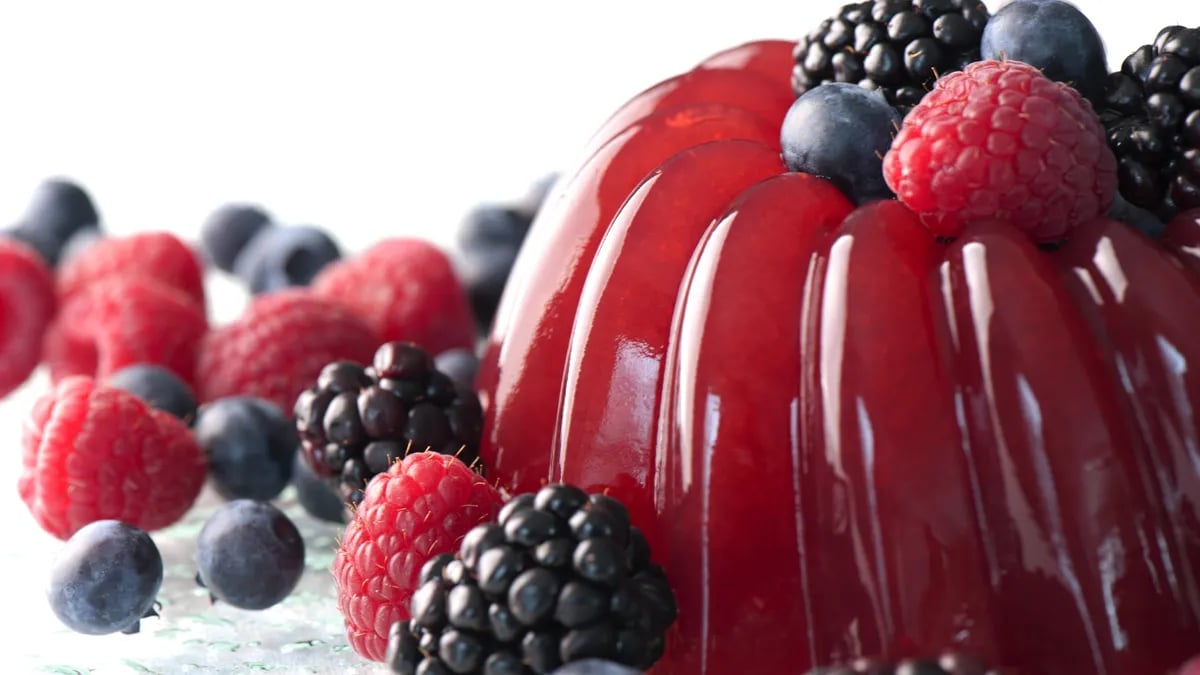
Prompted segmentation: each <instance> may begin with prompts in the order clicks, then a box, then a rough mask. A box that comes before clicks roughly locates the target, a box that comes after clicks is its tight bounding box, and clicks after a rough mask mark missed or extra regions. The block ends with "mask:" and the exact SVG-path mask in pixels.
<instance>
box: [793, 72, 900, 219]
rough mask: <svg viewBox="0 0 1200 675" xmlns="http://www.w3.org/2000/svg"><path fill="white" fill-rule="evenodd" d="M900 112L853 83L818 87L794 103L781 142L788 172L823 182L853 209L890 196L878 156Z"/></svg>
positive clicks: (897, 124)
mask: <svg viewBox="0 0 1200 675" xmlns="http://www.w3.org/2000/svg"><path fill="white" fill-rule="evenodd" d="M899 128H900V113H899V112H898V111H897V110H896V109H895V108H893V107H892V106H890V105H888V102H887V100H886V99H885V98H884V97H883V95H882V94H880V93H878V92H874V91H870V90H868V89H864V88H862V87H859V86H857V85H853V84H844V83H832V84H823V85H821V86H819V87H816V88H814V89H810V90H808V91H806V92H805V93H804V94H802V95H801V96H800V98H798V99H796V102H795V103H793V104H792V107H791V109H790V110H788V113H787V117H785V118H784V120H783V129H782V132H781V133H780V142H781V144H782V146H783V160H784V163H786V164H787V167H788V169H790V170H792V171H800V172H803V173H809V174H813V175H814V176H820V177H822V178H826V179H828V180H829V181H830V182H832V183H833V184H834V185H836V186H837V187H838V189H840V190H841V191H842V192H843V193H844V194H846V196H848V197H849V198H850V199H851V200H852V201H854V202H855V203H856V204H862V203H865V202H868V201H871V200H874V199H888V198H890V197H891V196H892V193H891V191H890V190H889V189H888V187H887V184H886V183H885V182H884V179H883V156H884V155H885V154H887V151H888V148H890V147H891V145H892V136H893V134H895V132H896V130H897V129H899Z"/></svg>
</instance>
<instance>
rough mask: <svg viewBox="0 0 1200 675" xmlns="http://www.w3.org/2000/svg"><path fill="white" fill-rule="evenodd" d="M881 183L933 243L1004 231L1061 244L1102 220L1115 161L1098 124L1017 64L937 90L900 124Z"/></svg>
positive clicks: (1068, 91) (989, 66) (983, 64)
mask: <svg viewBox="0 0 1200 675" xmlns="http://www.w3.org/2000/svg"><path fill="white" fill-rule="evenodd" d="M883 170H884V178H885V179H886V181H887V184H888V186H889V187H890V188H891V189H892V190H893V191H894V192H895V193H896V195H897V197H899V199H900V201H902V202H904V203H905V204H906V205H907V206H908V207H909V208H911V209H912V210H913V211H914V212H916V213H917V214H918V215H919V216H920V217H921V221H922V222H923V223H924V224H925V226H926V227H928V228H929V229H930V231H931V232H933V233H934V234H935V235H938V236H942V237H950V238H953V237H956V236H958V235H959V234H960V233H961V231H962V229H963V227H965V226H966V225H969V224H971V223H972V222H977V221H982V220H999V221H1007V222H1008V223H1009V224H1010V225H1012V226H1013V227H1016V228H1018V229H1020V230H1022V231H1023V232H1025V233H1026V234H1028V235H1029V236H1030V237H1031V238H1032V239H1033V240H1034V241H1036V242H1039V243H1043V242H1053V241H1057V240H1060V239H1062V238H1063V237H1064V236H1066V234H1067V233H1068V232H1069V231H1070V230H1071V228H1073V227H1075V226H1076V225H1079V224H1081V223H1083V222H1086V221H1088V220H1090V219H1092V218H1095V217H1097V216H1099V215H1101V214H1103V213H1104V212H1105V211H1106V210H1107V209H1108V206H1109V205H1110V204H1111V203H1112V200H1113V195H1114V194H1115V192H1116V185H1117V176H1116V161H1115V160H1114V159H1113V155H1112V153H1111V152H1110V151H1109V150H1108V148H1107V146H1106V145H1105V140H1104V127H1103V125H1102V124H1101V122H1100V119H1099V117H1098V116H1097V115H1096V113H1095V112H1094V111H1093V110H1092V108H1091V106H1090V104H1088V103H1087V102H1086V101H1085V100H1084V99H1083V98H1082V96H1081V95H1080V94H1079V92H1077V91H1076V90H1074V89H1072V88H1071V87H1069V86H1067V85H1065V84H1062V83H1058V82H1054V81H1052V80H1049V79H1047V78H1046V77H1045V76H1044V75H1042V73H1041V72H1040V71H1039V70H1037V69H1036V68H1034V67H1032V66H1030V65H1028V64H1025V63H1021V62H1019V61H980V62H977V63H973V64H971V65H969V66H967V68H966V69H965V70H963V71H961V72H957V73H951V74H949V75H947V76H945V77H943V78H941V79H940V80H938V83H937V86H936V87H935V88H934V90H933V91H932V92H930V93H929V94H928V95H927V96H926V97H925V98H924V99H923V100H922V101H921V103H920V104H918V105H917V106H916V107H915V108H913V110H912V112H911V113H910V114H909V116H908V117H907V118H906V119H905V120H904V126H903V127H902V128H901V130H900V133H899V134H898V135H897V136H896V139H895V140H894V141H893V143H892V148H891V150H890V151H889V152H888V154H887V156H886V157H885V158H884V164H883Z"/></svg>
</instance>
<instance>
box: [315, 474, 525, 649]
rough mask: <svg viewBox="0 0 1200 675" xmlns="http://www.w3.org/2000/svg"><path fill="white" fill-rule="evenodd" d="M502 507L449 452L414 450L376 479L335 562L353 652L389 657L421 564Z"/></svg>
mask: <svg viewBox="0 0 1200 675" xmlns="http://www.w3.org/2000/svg"><path fill="white" fill-rule="evenodd" d="M500 505H501V498H500V494H499V493H498V492H497V491H496V489H495V488H494V487H492V486H491V485H489V484H488V482H487V481H486V480H485V479H484V478H483V477H481V476H480V475H479V474H476V473H475V472H473V471H471V469H470V468H468V467H467V465H466V464H463V463H462V462H461V461H459V460H458V459H455V458H454V457H451V456H449V455H440V454H436V453H431V452H418V453H413V454H410V455H409V456H408V457H405V458H404V459H403V460H401V461H399V462H396V463H395V464H393V465H392V467H391V468H390V469H389V470H388V471H387V472H386V473H382V474H379V475H378V476H376V477H375V478H374V479H372V480H371V482H370V484H369V485H368V486H367V490H366V496H365V497H364V498H363V500H362V503H361V504H360V505H359V506H358V508H357V509H356V510H355V512H354V517H353V519H352V520H351V521H350V524H349V525H348V526H347V527H346V531H345V534H344V535H343V537H342V543H341V546H340V547H339V549H338V552H337V555H336V556H335V557H334V561H333V575H334V578H335V579H336V581H337V587H338V609H339V610H340V611H341V613H342V616H343V618H344V619H345V622H346V634H347V637H348V638H349V640H350V645H351V646H352V647H353V648H354V651H355V652H357V653H358V654H359V655H360V656H362V657H364V658H367V659H370V660H373V661H382V660H383V659H384V657H385V652H386V650H387V642H388V631H389V630H390V629H391V627H392V625H393V624H395V623H396V622H398V621H404V620H406V619H408V617H409V602H410V600H411V598H412V594H413V592H414V591H416V590H417V587H418V585H419V583H418V581H419V579H418V575H419V572H420V570H421V569H422V567H423V566H424V565H425V564H426V562H427V561H429V560H430V559H431V558H435V557H437V556H439V555H441V554H443V553H450V552H452V551H455V550H458V548H459V545H460V544H461V543H462V541H463V537H464V536H466V534H467V532H468V531H470V530H471V528H473V527H475V526H476V525H479V524H480V523H486V522H488V521H490V520H492V519H493V518H494V517H495V516H496V513H497V511H498V510H499V509H500Z"/></svg>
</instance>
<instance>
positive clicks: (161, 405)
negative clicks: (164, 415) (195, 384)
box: [105, 363, 196, 425]
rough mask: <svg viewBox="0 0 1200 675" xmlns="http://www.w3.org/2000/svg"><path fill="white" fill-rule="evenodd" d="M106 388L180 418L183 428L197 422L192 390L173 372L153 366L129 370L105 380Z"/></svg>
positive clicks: (130, 368)
mask: <svg viewBox="0 0 1200 675" xmlns="http://www.w3.org/2000/svg"><path fill="white" fill-rule="evenodd" d="M105 384H107V385H108V386H110V387H116V388H117V389H123V390H125V391H127V392H129V393H131V394H133V395H134V396H137V397H138V398H140V399H142V401H144V402H145V403H146V404H147V405H149V406H150V407H152V408H158V409H159V410H162V411H164V412H168V413H170V414H172V415H174V416H175V417H178V418H179V419H180V420H182V421H183V423H184V424H189V425H190V424H191V423H192V422H193V421H194V420H195V419H196V396H195V394H193V393H192V390H191V388H190V387H188V386H187V384H186V383H185V382H184V381H183V380H181V379H179V376H178V375H176V374H175V373H173V372H171V371H170V370H168V369H166V368H164V367H162V366H158V365H154V364H151V363H138V364H134V365H132V366H126V367H124V368H122V369H120V370H118V371H116V372H115V373H113V374H112V375H109V376H108V377H107V378H106V379H105Z"/></svg>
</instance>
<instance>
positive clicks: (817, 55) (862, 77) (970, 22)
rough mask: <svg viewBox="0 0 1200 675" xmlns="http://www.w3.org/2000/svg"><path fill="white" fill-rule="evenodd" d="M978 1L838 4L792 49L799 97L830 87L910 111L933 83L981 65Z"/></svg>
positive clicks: (983, 10) (982, 11) (984, 15)
mask: <svg viewBox="0 0 1200 675" xmlns="http://www.w3.org/2000/svg"><path fill="white" fill-rule="evenodd" d="M988 18H989V15H988V10H987V7H985V6H984V4H983V2H981V1H979V0H937V1H931V0H874V1H871V0H868V1H867V2H853V3H850V4H847V5H843V6H842V8H841V10H840V11H839V12H838V14H837V16H835V17H832V18H829V19H826V20H825V21H824V22H822V23H821V25H820V26H819V27H818V28H817V29H816V30H814V31H813V32H811V33H809V34H808V35H807V36H805V37H804V38H802V39H801V40H800V41H799V43H798V44H797V45H796V50H795V57H796V65H795V67H794V69H793V70H792V89H793V90H794V91H795V93H796V95H797V96H800V95H801V94H803V93H804V92H806V91H808V90H810V89H812V88H814V87H818V86H820V85H822V84H828V83H831V82H845V83H848V84H857V85H859V86H862V87H864V88H867V89H876V90H879V91H881V92H883V94H884V96H885V97H886V98H887V101H888V103H890V104H892V105H894V106H896V107H897V108H899V109H900V111H901V113H902V114H904V113H907V112H908V110H909V109H911V108H912V107H913V106H914V105H916V104H917V102H919V101H920V100H921V98H922V97H923V96H924V95H925V93H926V92H928V91H929V90H930V89H932V88H933V84H934V82H935V81H936V80H937V78H938V77H940V76H942V75H945V74H946V73H949V72H952V71H955V70H961V69H962V68H963V67H964V66H966V64H968V63H971V62H973V61H978V60H979V43H980V39H981V37H982V34H983V30H984V28H985V26H987V24H988Z"/></svg>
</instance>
